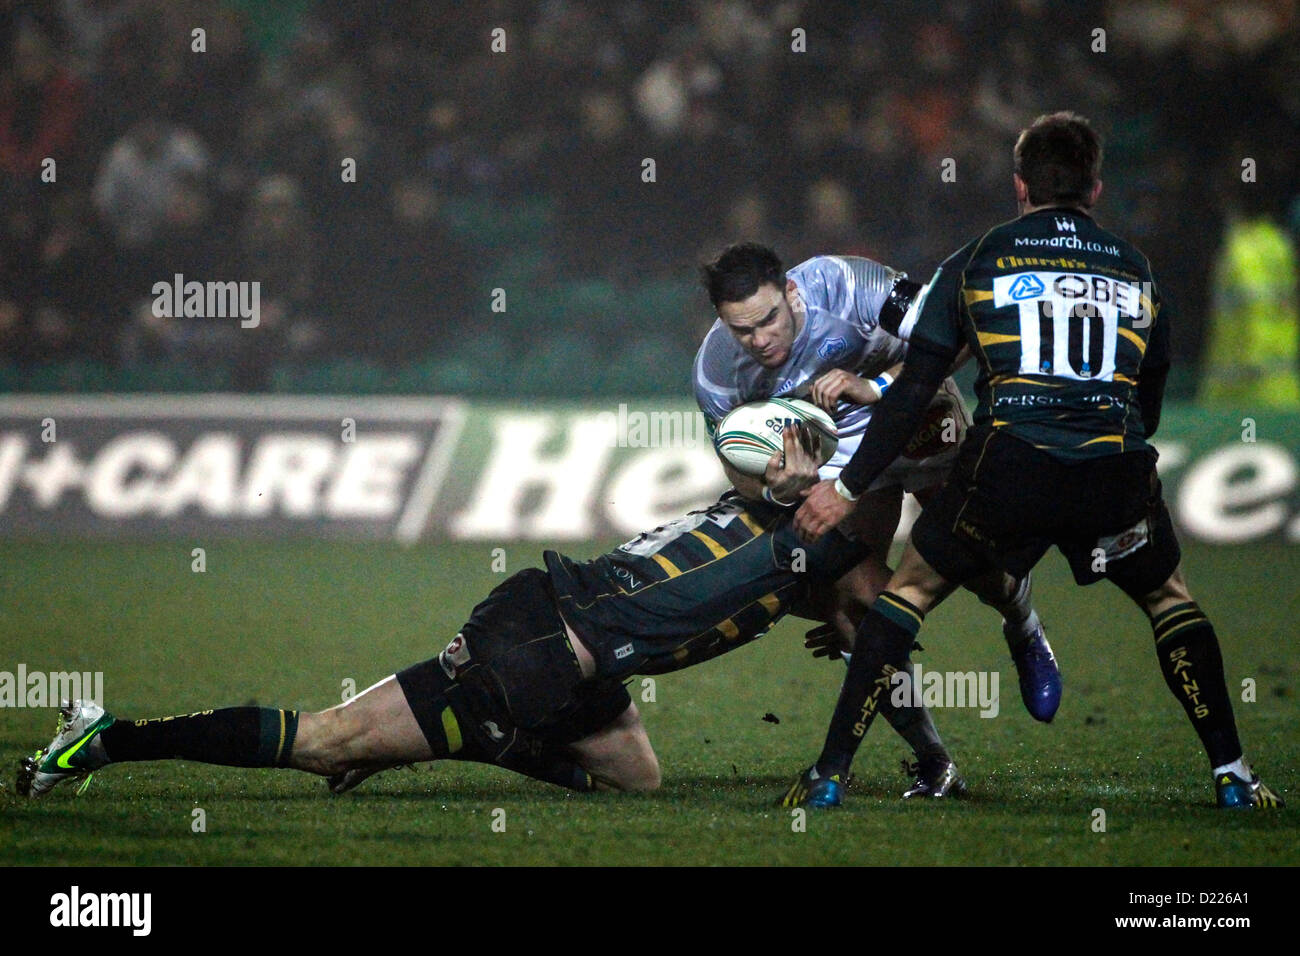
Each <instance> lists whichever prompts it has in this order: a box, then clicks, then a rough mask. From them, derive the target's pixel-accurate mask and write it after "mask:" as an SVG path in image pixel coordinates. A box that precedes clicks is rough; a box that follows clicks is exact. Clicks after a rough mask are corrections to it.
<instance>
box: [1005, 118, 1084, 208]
mask: <svg viewBox="0 0 1300 956" xmlns="http://www.w3.org/2000/svg"><path fill="white" fill-rule="evenodd" d="M1012 156H1013V157H1014V158H1015V164H1016V175H1017V176H1019V177H1020V178H1021V179H1023V180H1024V181H1025V185H1026V186H1027V187H1028V188H1029V203H1030V205H1032V206H1085V207H1086V206H1089V205H1091V199H1092V190H1093V187H1094V186H1095V185H1096V184H1097V179H1098V177H1100V176H1101V137H1100V136H1098V135H1097V132H1096V131H1095V130H1094V129H1093V128H1092V124H1091V123H1089V122H1088V121H1087V119H1085V118H1084V117H1082V116H1080V115H1079V114H1078V113H1070V112H1060V113H1044V114H1043V115H1042V116H1040V117H1038V119H1036V120H1034V122H1033V123H1032V124H1030V126H1029V128H1028V129H1025V130H1021V132H1020V138H1019V139H1017V140H1016V148H1015V150H1014V152H1013V153H1012Z"/></svg>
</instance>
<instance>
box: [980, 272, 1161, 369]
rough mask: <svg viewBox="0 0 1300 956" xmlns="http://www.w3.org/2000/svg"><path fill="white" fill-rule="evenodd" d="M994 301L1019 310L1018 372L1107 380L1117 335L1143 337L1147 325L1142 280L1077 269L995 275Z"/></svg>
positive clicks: (1148, 314)
mask: <svg viewBox="0 0 1300 956" xmlns="http://www.w3.org/2000/svg"><path fill="white" fill-rule="evenodd" d="M993 305H994V307H995V308H1006V307H1008V306H1012V307H1015V308H1017V309H1019V311H1020V372H1021V374H1032V375H1055V376H1058V377H1061V378H1073V379H1087V380H1093V379H1095V380H1098V381H1103V382H1109V381H1111V380H1112V379H1113V377H1114V375H1115V348H1116V344H1117V341H1118V339H1119V336H1121V335H1123V336H1125V337H1126V338H1129V339H1130V340H1132V341H1134V343H1135V344H1137V343H1141V342H1142V341H1143V340H1142V337H1141V336H1139V335H1138V334H1137V333H1136V332H1134V331H1133V330H1134V329H1144V328H1148V327H1149V326H1150V325H1151V299H1150V296H1149V294H1148V293H1147V291H1146V290H1145V289H1144V287H1143V284H1142V283H1139V282H1123V281H1120V280H1118V279H1112V278H1109V277H1107V276H1099V275H1088V274H1086V273H1079V272H1019V273H1016V274H1014V275H1006V276H997V277H996V278H994V280H993ZM1139 347H1140V348H1145V345H1144V344H1143V345H1140V346H1139Z"/></svg>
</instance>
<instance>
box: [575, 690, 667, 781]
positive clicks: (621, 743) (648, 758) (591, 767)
mask: <svg viewBox="0 0 1300 956" xmlns="http://www.w3.org/2000/svg"><path fill="white" fill-rule="evenodd" d="M570 750H571V751H572V753H573V755H574V758H575V759H576V760H577V761H578V763H579V764H580V765H581V766H582V768H583V769H584V770H586V771H587V773H589V774H590V775H591V776H592V778H593V779H594V781H595V783H596V789H600V790H628V791H632V790H657V789H659V784H660V782H661V780H662V778H661V775H660V772H659V758H658V756H657V755H656V754H655V752H654V748H653V747H652V746H650V737H649V735H648V734H646V730H645V725H644V724H643V723H642V722H641V714H640V712H639V711H638V710H637V709H636V704H634V703H630V702H629V703H628V705H627V710H625V711H623V713H622V714H620V715H619V716H618V717H617V718H615V719H614V720H613V721H611V722H610V723H609V724H608V725H606V726H605V727H602V728H601V729H600V730H598V731H596V732H595V733H594V734H591V735H589V736H587V737H584V738H583V739H582V740H579V741H577V742H576V743H574V744H571V745H570Z"/></svg>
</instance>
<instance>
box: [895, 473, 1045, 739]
mask: <svg viewBox="0 0 1300 956" xmlns="http://www.w3.org/2000/svg"><path fill="white" fill-rule="evenodd" d="M938 490H939V489H936V488H923V489H920V490H917V491H915V492H914V494H915V495H916V498H917V500H918V501H920V502H921V504H922V506H923V507H924V506H927V505H928V503H929V502H930V501H932V500H933V499H934V498H935V496H936V494H937V492H938ZM946 504H947V502H940V503H939V505H938V506H937V507H939V508H940V509H942V508H943V507H944V506H945V505H946ZM965 587H966V589H967V590H968V591H970V592H971V593H973V594H974V595H975V596H976V597H977V598H979V600H980V602H981V603H982V604H986V605H988V606H989V607H991V608H993V609H994V610H996V611H997V612H998V613H999V614H1001V615H1002V637H1003V639H1004V640H1005V641H1006V642H1007V650H1008V651H1010V653H1011V660H1012V661H1013V662H1014V663H1015V665H1016V677H1017V682H1018V683H1019V685H1020V699H1021V701H1022V702H1023V703H1024V705H1025V710H1027V711H1029V715H1030V716H1031V717H1033V718H1034V719H1035V720H1038V721H1042V722H1043V723H1050V722H1051V720H1052V718H1053V717H1055V716H1056V712H1057V710H1059V709H1060V706H1061V689H1062V685H1061V670H1060V667H1059V666H1058V665H1057V662H1056V655H1055V654H1054V653H1052V646H1051V645H1050V644H1049V643H1048V642H1047V634H1046V632H1045V630H1044V628H1043V624H1042V621H1041V619H1040V618H1039V616H1038V612H1037V611H1035V610H1034V603H1033V597H1032V579H1031V575H1030V574H1029V572H1026V573H1025V575H1024V576H1023V577H1022V578H1020V579H1019V580H1017V579H1016V578H1015V577H1013V576H1012V575H1010V574H1008V573H1007V572H1006V571H1004V570H1001V569H991V570H988V571H985V572H984V573H982V574H980V575H978V576H976V577H974V578H972V579H971V580H970V581H968V582H967V583H966V584H965Z"/></svg>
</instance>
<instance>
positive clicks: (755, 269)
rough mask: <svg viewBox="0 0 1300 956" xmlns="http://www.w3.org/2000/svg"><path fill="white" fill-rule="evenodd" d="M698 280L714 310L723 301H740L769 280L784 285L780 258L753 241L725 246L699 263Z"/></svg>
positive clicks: (777, 285) (783, 272)
mask: <svg viewBox="0 0 1300 956" xmlns="http://www.w3.org/2000/svg"><path fill="white" fill-rule="evenodd" d="M700 281H701V282H702V283H703V284H704V288H705V290H706V291H707V292H708V293H709V301H710V302H712V303H713V307H714V308H715V309H716V308H717V307H718V305H719V304H721V303H723V302H742V301H744V300H745V299H748V298H749V297H750V296H751V295H753V294H754V293H755V292H757V291H758V290H759V287H760V286H764V285H767V284H768V283H769V282H770V283H771V284H773V285H775V286H776V287H777V288H778V289H784V288H785V268H784V267H783V266H782V265H781V257H780V256H778V255H777V254H776V253H775V252H773V251H772V250H771V249H770V248H768V247H767V246H765V245H762V244H761V243H757V242H738V243H736V244H735V245H731V246H727V248H725V249H723V250H722V253H721V255H719V256H718V257H717V258H716V259H714V260H713V261H712V262H706V263H704V264H703V265H701V266H700Z"/></svg>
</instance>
